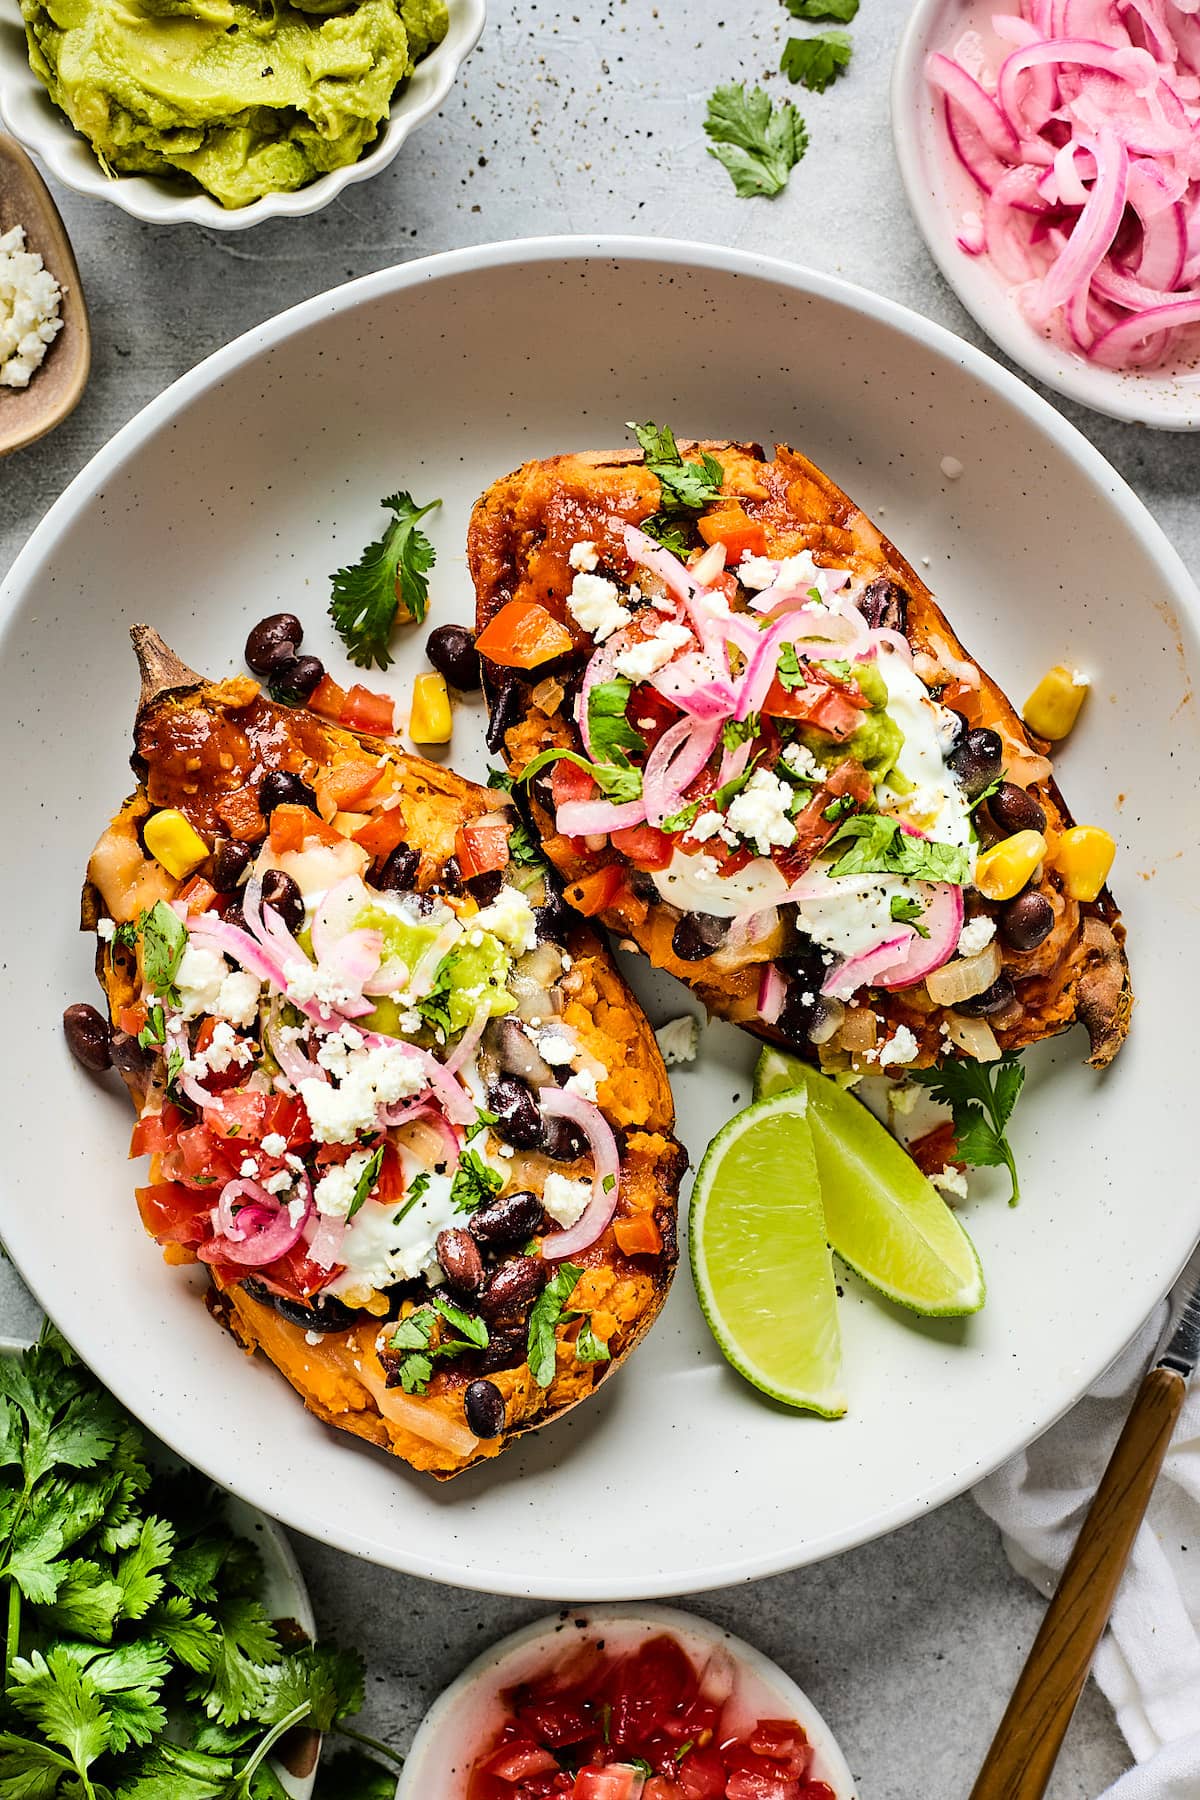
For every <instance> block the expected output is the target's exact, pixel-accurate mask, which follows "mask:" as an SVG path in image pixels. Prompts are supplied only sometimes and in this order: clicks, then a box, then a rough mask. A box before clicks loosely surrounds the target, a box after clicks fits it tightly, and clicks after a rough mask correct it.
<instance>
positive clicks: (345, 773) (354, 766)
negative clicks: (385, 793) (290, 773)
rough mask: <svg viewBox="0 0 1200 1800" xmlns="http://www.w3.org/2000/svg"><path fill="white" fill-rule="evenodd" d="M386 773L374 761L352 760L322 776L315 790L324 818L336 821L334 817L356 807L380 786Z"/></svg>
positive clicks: (361, 757)
mask: <svg viewBox="0 0 1200 1800" xmlns="http://www.w3.org/2000/svg"><path fill="white" fill-rule="evenodd" d="M382 773H383V771H382V770H381V769H380V767H379V764H378V763H377V762H376V761H375V759H374V757H372V756H350V757H347V758H346V760H345V761H344V762H340V763H336V764H335V765H334V767H333V768H332V769H330V770H329V771H328V772H327V773H326V774H324V775H318V777H317V779H316V781H315V782H314V784H313V786H314V789H315V791H316V796H317V806H318V808H319V809H320V813H321V817H322V818H323V819H332V817H333V815H334V813H336V812H342V811H346V810H350V809H352V808H354V807H356V806H357V805H358V804H359V802H360V801H361V800H365V799H366V797H367V795H368V794H369V793H370V791H371V789H372V788H373V787H376V786H377V785H378V783H379V779H380V776H381V775H382Z"/></svg>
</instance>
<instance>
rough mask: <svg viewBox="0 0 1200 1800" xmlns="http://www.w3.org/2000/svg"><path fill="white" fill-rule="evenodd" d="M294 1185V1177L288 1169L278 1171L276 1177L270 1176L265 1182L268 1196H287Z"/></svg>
mask: <svg viewBox="0 0 1200 1800" xmlns="http://www.w3.org/2000/svg"><path fill="white" fill-rule="evenodd" d="M292 1185H293V1182H292V1177H291V1175H290V1174H289V1173H288V1171H287V1170H286V1169H276V1171H275V1173H274V1175H268V1176H267V1179H266V1180H265V1181H264V1182H263V1186H264V1187H265V1188H266V1190H267V1192H268V1194H285V1193H286V1192H287V1190H288V1188H290V1187H291V1186H292ZM289 1204H290V1203H289Z"/></svg>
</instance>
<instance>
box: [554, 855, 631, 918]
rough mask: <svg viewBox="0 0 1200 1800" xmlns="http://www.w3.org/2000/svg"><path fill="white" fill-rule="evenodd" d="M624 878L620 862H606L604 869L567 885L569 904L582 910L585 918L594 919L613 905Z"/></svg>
mask: <svg viewBox="0 0 1200 1800" xmlns="http://www.w3.org/2000/svg"><path fill="white" fill-rule="evenodd" d="M624 879H625V877H624V874H623V872H622V868H621V864H620V863H619V862H613V863H605V865H604V867H603V868H602V869H596V870H594V871H593V873H592V874H590V875H584V876H581V878H580V879H579V880H578V881H572V882H570V883H569V884H568V885H567V887H566V888H565V890H564V892H565V895H566V900H567V904H568V906H573V907H574V908H575V910H576V912H581V913H582V914H583V916H584V918H585V919H593V918H595V916H596V914H597V913H602V912H604V911H605V910H606V909H607V908H608V907H610V906H611V905H612V903H613V901H614V899H615V898H616V896H617V893H618V891H619V890H620V888H621V886H622V884H623V882H624Z"/></svg>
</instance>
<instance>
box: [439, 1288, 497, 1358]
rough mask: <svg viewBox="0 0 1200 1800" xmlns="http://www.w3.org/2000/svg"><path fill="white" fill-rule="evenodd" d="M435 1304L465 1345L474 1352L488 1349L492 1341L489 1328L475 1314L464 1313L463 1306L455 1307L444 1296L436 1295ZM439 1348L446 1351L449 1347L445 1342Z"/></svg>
mask: <svg viewBox="0 0 1200 1800" xmlns="http://www.w3.org/2000/svg"><path fill="white" fill-rule="evenodd" d="M433 1304H434V1306H435V1307H436V1309H437V1311H438V1312H440V1313H441V1315H442V1317H443V1319H445V1321H446V1323H447V1324H448V1325H453V1327H454V1329H455V1331H457V1332H458V1334H459V1337H460V1338H461V1339H463V1340H464V1343H465V1345H468V1346H470V1347H471V1348H472V1349H474V1350H486V1349H487V1347H488V1343H489V1341H490V1340H489V1338H488V1328H487V1326H486V1325H485V1324H484V1322H483V1320H482V1319H479V1318H476V1317H475V1315H474V1314H473V1313H468V1312H464V1311H463V1309H462V1307H461V1306H455V1304H454V1302H453V1301H452V1300H447V1299H446V1297H445V1295H444V1294H435V1295H434V1296H433ZM439 1348H440V1349H443V1350H445V1349H447V1348H448V1345H447V1344H446V1343H445V1342H443V1343H442V1344H441V1345H440V1346H439Z"/></svg>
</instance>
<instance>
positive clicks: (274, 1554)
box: [0, 1336, 841, 1800]
mask: <svg viewBox="0 0 1200 1800" xmlns="http://www.w3.org/2000/svg"><path fill="white" fill-rule="evenodd" d="M30 1342H31V1341H30V1339H29V1338H23V1337H4V1336H0V1357H5V1356H20V1355H21V1354H22V1352H23V1351H25V1350H28V1349H29V1348H30ZM225 1504H226V1506H227V1508H228V1516H229V1522H230V1524H231V1525H232V1526H233V1529H234V1532H235V1534H236V1535H237V1536H238V1537H244V1538H245V1539H247V1541H248V1542H250V1543H253V1542H254V1538H255V1535H256V1534H258V1535H260V1536H261V1539H262V1542H261V1544H260V1545H259V1546H258V1548H259V1549H260V1550H261V1552H262V1558H263V1570H264V1577H265V1580H266V1584H267V1610H268V1616H269V1617H272V1618H276V1619H295V1621H296V1623H297V1625H299V1626H300V1628H301V1630H303V1631H305V1632H307V1634H308V1636H309V1637H310V1638H315V1637H316V1635H317V1621H316V1615H315V1614H314V1612H313V1608H312V1600H311V1599H310V1597H309V1592H308V1586H307V1584H306V1582H305V1580H304V1576H303V1574H302V1572H301V1569H300V1564H299V1563H298V1562H297V1561H296V1553H295V1551H294V1550H293V1549H292V1546H291V1544H290V1543H289V1542H288V1539H287V1533H286V1532H285V1531H284V1529H283V1526H282V1525H277V1524H276V1522H275V1520H274V1519H272V1518H269V1517H268V1516H267V1514H266V1513H265V1512H263V1511H262V1510H261V1509H260V1508H259V1507H257V1506H251V1505H250V1504H249V1502H248V1501H246V1500H239V1499H238V1497H237V1495H236V1494H230V1493H226V1495H225ZM319 1760H320V1758H318V1762H319ZM271 1766H272V1768H273V1769H274V1771H275V1773H276V1775H277V1776H278V1777H279V1779H280V1781H281V1782H282V1783H283V1785H284V1787H285V1788H286V1789H287V1792H288V1794H289V1796H290V1800H310V1796H311V1794H312V1791H313V1788H314V1786H315V1785H316V1780H317V1765H316V1763H314V1765H313V1767H312V1768H311V1770H310V1771H309V1773H308V1774H307V1775H291V1774H289V1773H288V1771H287V1770H286V1769H284V1768H281V1767H280V1765H279V1764H278V1763H277V1762H275V1761H274V1760H272V1764H271ZM838 1800H841V1796H840V1795H839V1797H838Z"/></svg>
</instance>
